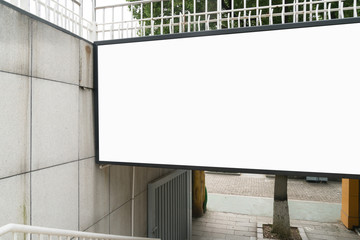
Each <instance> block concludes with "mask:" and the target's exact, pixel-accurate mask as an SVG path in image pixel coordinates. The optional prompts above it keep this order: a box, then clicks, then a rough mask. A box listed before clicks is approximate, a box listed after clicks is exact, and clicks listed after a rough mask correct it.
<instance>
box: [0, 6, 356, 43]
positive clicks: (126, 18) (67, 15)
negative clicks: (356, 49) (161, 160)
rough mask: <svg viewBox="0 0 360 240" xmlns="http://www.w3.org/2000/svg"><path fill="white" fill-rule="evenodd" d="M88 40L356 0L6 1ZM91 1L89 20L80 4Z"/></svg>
mask: <svg viewBox="0 0 360 240" xmlns="http://www.w3.org/2000/svg"><path fill="white" fill-rule="evenodd" d="M6 1H8V2H10V3H12V4H14V5H16V6H18V7H21V8H23V9H24V10H26V11H29V12H31V13H33V14H35V15H37V16H39V17H42V18H44V19H46V20H48V21H50V22H52V23H54V24H56V25H58V26H60V27H62V28H65V29H67V30H69V31H71V32H73V33H75V34H77V35H79V36H81V37H83V38H86V39H88V40H90V41H95V40H108V39H117V38H130V37H138V36H147V35H162V34H168V33H181V32H194V31H203V30H213V29H224V28H240V27H251V26H261V25H272V24H284V23H297V22H306V21H321V20H327V19H341V18H347V17H358V16H359V15H360V0H142V1H141V0H140V1H139V0H135V1H132V0H127V1H129V2H125V3H121V4H114V5H110V6H98V7H95V4H94V0H6ZM85 1H86V2H91V4H92V7H91V9H86V11H90V12H91V20H88V19H86V18H84V17H83V16H84V14H83V13H84V11H85V10H84V5H83V3H84V2H85Z"/></svg>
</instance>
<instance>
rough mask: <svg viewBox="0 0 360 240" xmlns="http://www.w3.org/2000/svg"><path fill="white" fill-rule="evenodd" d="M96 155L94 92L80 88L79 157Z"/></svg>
mask: <svg viewBox="0 0 360 240" xmlns="http://www.w3.org/2000/svg"><path fill="white" fill-rule="evenodd" d="M94 156H95V129H94V93H93V91H92V90H91V89H87V88H80V90H79V159H84V158H89V157H94Z"/></svg>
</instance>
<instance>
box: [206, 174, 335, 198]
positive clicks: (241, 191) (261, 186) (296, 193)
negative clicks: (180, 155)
mask: <svg viewBox="0 0 360 240" xmlns="http://www.w3.org/2000/svg"><path fill="white" fill-rule="evenodd" d="M274 180H275V179H274V178H269V177H266V176H265V175H261V174H241V175H224V174H212V173H206V176H205V181H206V188H207V191H208V193H221V194H228V195H241V196H253V197H269V198H272V197H273V196H274ZM329 193H331V194H329ZM288 197H289V199H291V200H306V201H320V202H329V203H341V182H336V181H328V182H327V183H311V182H306V181H305V179H288Z"/></svg>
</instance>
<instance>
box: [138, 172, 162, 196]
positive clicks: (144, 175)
mask: <svg viewBox="0 0 360 240" xmlns="http://www.w3.org/2000/svg"><path fill="white" fill-rule="evenodd" d="M158 177H160V168H148V167H136V168H135V196H137V195H138V194H139V193H141V192H143V191H145V190H147V184H148V183H149V182H151V181H153V180H155V179H156V178H158Z"/></svg>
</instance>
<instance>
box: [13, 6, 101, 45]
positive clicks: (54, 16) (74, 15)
mask: <svg viewBox="0 0 360 240" xmlns="http://www.w3.org/2000/svg"><path fill="white" fill-rule="evenodd" d="M85 1H86V0H85ZM8 2H10V3H12V4H14V5H15V6H17V7H20V8H22V9H24V10H26V11H28V12H30V13H32V14H34V15H36V16H38V17H40V18H43V19H45V20H47V21H49V22H51V23H53V24H55V25H57V26H59V27H61V28H64V29H66V30H68V31H70V32H72V33H74V34H76V35H78V36H80V37H83V38H85V39H88V40H96V39H95V35H94V32H95V31H96V30H95V29H96V27H95V24H94V22H93V21H89V20H87V19H85V18H84V17H83V6H82V2H83V0H8Z"/></svg>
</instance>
